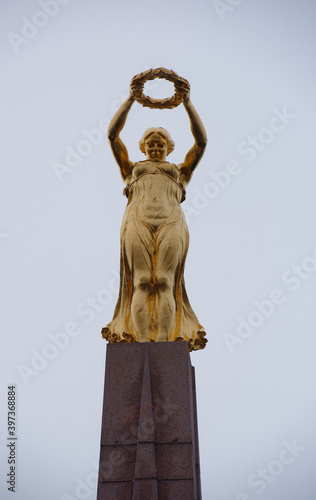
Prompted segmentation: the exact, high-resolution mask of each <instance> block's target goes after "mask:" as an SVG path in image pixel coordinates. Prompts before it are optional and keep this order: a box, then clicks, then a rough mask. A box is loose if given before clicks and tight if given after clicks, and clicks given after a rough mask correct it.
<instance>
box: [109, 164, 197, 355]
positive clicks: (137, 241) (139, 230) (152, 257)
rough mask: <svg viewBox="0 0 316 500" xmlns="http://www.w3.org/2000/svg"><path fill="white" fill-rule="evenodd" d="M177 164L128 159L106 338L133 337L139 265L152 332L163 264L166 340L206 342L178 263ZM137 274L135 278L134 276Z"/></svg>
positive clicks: (181, 233)
mask: <svg viewBox="0 0 316 500" xmlns="http://www.w3.org/2000/svg"><path fill="white" fill-rule="evenodd" d="M179 177H180V170H179V169H178V167H177V166H176V165H175V164H172V163H168V162H166V161H150V160H145V161H140V162H137V163H134V164H133V169H132V175H131V176H130V177H129V178H128V179H127V180H126V183H127V185H126V188H125V190H124V194H126V196H127V197H128V203H127V207H126V210H125V213H124V216H123V220H122V225H121V234H120V239H121V255H120V289H119V297H118V301H117V304H116V307H115V311H114V316H113V319H112V321H111V322H110V323H109V324H108V325H107V326H106V327H104V328H103V329H102V336H103V337H104V338H105V339H107V340H108V341H109V342H110V343H113V342H138V340H139V339H138V334H137V330H136V326H135V324H134V322H133V317H132V316H133V314H132V307H131V305H132V298H133V293H134V290H135V283H136V282H139V279H140V276H138V274H141V270H142V269H145V270H146V272H147V275H148V272H150V276H151V279H150V282H151V292H150V300H149V302H148V304H149V305H148V311H149V315H150V325H151V326H150V328H149V331H148V341H152V342H154V341H155V340H156V338H157V330H158V321H159V318H157V304H158V301H159V291H158V287H157V288H155V283H159V281H160V280H161V279H162V280H163V274H164V270H165V269H167V270H168V272H169V276H170V270H171V271H172V273H173V274H172V279H173V292H172V293H173V300H174V303H175V308H174V310H175V315H174V321H173V325H172V328H171V331H170V333H169V336H168V341H178V340H186V341H187V342H188V344H189V349H190V351H192V350H198V349H203V348H204V347H205V344H206V342H207V340H206V338H205V335H206V334H205V331H204V329H203V327H202V326H201V325H200V323H199V321H198V319H197V317H196V315H195V313H194V312H193V310H192V307H191V305H190V303H189V300H188V297H187V293H186V289H185V282H184V265H185V259H186V255H187V251H188V245H189V232H188V227H187V224H186V221H185V216H184V213H183V210H182V208H181V206H180V203H181V202H182V201H183V200H184V198H185V190H184V187H183V185H182V184H181V182H180V180H179ZM137 280H138V281H137Z"/></svg>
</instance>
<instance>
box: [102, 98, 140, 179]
mask: <svg viewBox="0 0 316 500" xmlns="http://www.w3.org/2000/svg"><path fill="white" fill-rule="evenodd" d="M133 102H134V97H133V94H132V92H131V94H130V95H129V97H128V98H127V99H126V101H124V102H123V104H122V105H121V106H120V107H119V109H118V110H117V112H116V113H115V115H114V116H113V118H112V120H111V122H110V125H109V128H108V139H109V141H110V144H111V148H112V151H113V154H114V157H115V160H116V162H117V164H118V166H119V167H120V172H121V176H122V178H123V180H124V181H125V179H126V178H127V177H128V176H129V175H130V174H131V171H132V166H131V162H130V160H129V157H128V151H127V149H126V146H125V144H124V142H123V141H122V140H121V139H120V132H121V130H122V128H123V127H124V125H125V122H126V118H127V115H128V113H129V110H130V109H131V107H132V104H133Z"/></svg>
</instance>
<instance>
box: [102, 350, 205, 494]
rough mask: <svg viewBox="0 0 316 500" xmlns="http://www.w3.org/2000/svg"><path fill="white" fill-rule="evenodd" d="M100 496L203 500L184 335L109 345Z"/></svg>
mask: <svg viewBox="0 0 316 500" xmlns="http://www.w3.org/2000/svg"><path fill="white" fill-rule="evenodd" d="M97 500H201V484H200V466H199V447H198V432H197V418H196V397H195V377H194V368H193V367H192V366H191V362H190V356H189V350H188V345H187V342H184V341H183V342H158V343H156V342H148V343H147V342H146V343H133V344H128V343H126V344H122V343H118V344H108V345H107V356H106V370H105V385H104V402H103V417H102V430H101V450H100V467H99V484H98V496H97Z"/></svg>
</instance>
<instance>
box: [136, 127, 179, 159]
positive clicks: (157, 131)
mask: <svg viewBox="0 0 316 500" xmlns="http://www.w3.org/2000/svg"><path fill="white" fill-rule="evenodd" d="M152 134H159V135H160V136H161V137H163V138H164V139H165V140H166V141H167V146H168V150H167V155H169V154H170V153H172V151H173V150H174V142H173V140H172V139H171V136H170V134H169V132H168V130H166V129H165V128H163V127H151V128H148V129H147V130H145V132H144V134H143V137H142V138H141V140H140V141H139V143H138V144H139V149H140V150H141V152H142V153H144V154H146V153H145V141H146V139H148V137H149V136H151V135H152Z"/></svg>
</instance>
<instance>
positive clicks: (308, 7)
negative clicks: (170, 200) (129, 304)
mask: <svg viewBox="0 0 316 500" xmlns="http://www.w3.org/2000/svg"><path fill="white" fill-rule="evenodd" d="M315 15H316V3H315V2H314V1H311V0H309V1H308V0H278V1H275V0H262V1H259V0H256V1H255V0H243V1H242V0H225V1H211V0H196V1H194V2H191V1H189V0H183V1H181V2H180V1H170V0H168V1H167V0H162V1H160V2H154V3H150V2H144V1H140V0H136V1H135V2H130V1H128V0H120V1H117V2H106V1H101V0H90V1H89V2H88V1H84V0H70V1H69V0H68V1H65V0H64V1H61V0H59V3H57V0H42V1H35V0H24V1H22V0H15V1H12V2H10V1H2V2H1V15H0V19H1V34H2V37H1V40H2V43H1V57H2V72H1V75H2V76H1V84H2V87H1V101H2V107H1V109H2V112H1V115H2V118H3V119H2V124H1V142H2V154H1V156H2V169H1V170H2V180H1V184H0V190H1V197H0V203H1V207H0V209H1V212H0V213H1V217H0V266H1V279H0V286H1V363H0V365H1V404H0V406H1V420H0V423H1V432H0V435H1V443H0V444H1V447H0V457H1V460H0V462H1V477H0V484H1V490H0V496H1V498H3V499H9V498H10V499H11V498H13V496H14V498H15V500H43V499H45V500H74V499H77V500H82V499H87V500H95V498H96V488H95V477H96V474H95V472H96V467H97V464H98V460H99V441H100V425H101V409H102V399H103V383H104V359H105V345H106V343H105V341H104V340H103V339H102V338H101V335H100V331H101V328H102V327H103V326H104V325H106V324H107V323H108V322H109V321H110V320H111V318H112V315H113V311H114V307H115V303H116V299H117V289H118V278H117V277H118V271H119V230H120V223H121V218H122V215H123V213H124V209H125V206H126V198H125V197H124V196H123V195H122V190H123V188H124V185H123V183H122V180H121V178H120V175H119V170H118V167H117V165H116V163H115V161H114V158H113V156H112V153H111V150H110V147H109V145H108V143H107V140H106V136H105V134H106V128H107V124H108V121H109V119H110V118H111V117H112V116H113V114H114V112H115V110H116V109H117V107H118V106H119V104H120V103H121V102H122V100H123V99H125V98H126V97H127V95H128V89H129V82H130V80H131V78H132V77H133V76H134V75H135V74H137V73H139V72H141V71H145V70H147V69H148V68H151V67H153V68H155V67H159V66H164V67H166V68H170V69H171V68H172V69H173V70H175V71H176V72H177V73H178V74H179V75H181V76H183V77H185V78H187V79H188V80H189V82H190V84H191V99H192V102H193V104H194V106H195V107H196V109H197V110H198V112H199V114H200V116H201V118H202V120H203V123H204V124H205V128H206V130H207V134H208V139H209V142H208V147H207V150H206V153H205V155H204V157H203V160H202V161H201V163H200V164H199V166H198V168H197V170H196V171H195V173H194V176H193V179H192V181H191V184H190V185H189V187H188V192H187V200H186V201H185V202H184V203H183V205H182V206H183V209H184V211H185V213H186V216H187V221H188V225H189V229H190V248H189V255H188V258H187V263H186V271H185V279H186V286H187V291H188V295H189V299H190V302H191V304H192V307H193V309H194V311H195V312H196V314H197V316H198V318H199V320H200V322H201V323H202V324H203V326H204V327H205V330H206V332H207V337H208V340H209V342H208V345H207V347H206V349H205V350H204V351H201V352H195V353H192V354H191V360H192V363H193V365H194V366H195V368H196V378H197V398H198V418H199V438H200V455H201V456H200V459H201V470H202V488H203V499H204V500H256V499H259V498H260V499H262V500H315V498H316V480H315V461H316V447H315V444H316V434H315V418H316V415H315V413H316V412H315V396H314V394H315V378H316V377H315V348H316V341H315V331H316V328H315V327H316V316H315V299H316V293H315V292H316V234H315V213H316V198H315V181H316V174H315V111H316V110H315V85H316V81H315V46H316V40H315V38H316V36H315V21H316V18H315ZM147 91H148V93H149V94H150V95H152V96H153V97H162V96H167V95H171V93H172V92H173V90H172V86H171V84H170V85H169V86H168V84H167V83H166V84H164V83H163V82H159V81H155V82H154V84H151V85H150V87H149V88H148V89H147ZM149 126H163V127H165V128H167V129H168V130H169V132H170V134H171V136H172V138H173V139H174V141H175V143H176V147H175V150H174V152H173V153H172V154H171V155H170V157H169V159H170V161H172V162H174V163H180V162H181V161H183V158H184V156H185V154H186V152H187V151H188V149H189V148H190V147H191V146H192V144H193V139H192V136H191V133H190V128H189V121H188V117H187V115H186V113H185V110H184V108H183V106H182V105H181V106H179V107H178V108H176V109H174V110H150V109H145V108H142V107H141V106H140V105H134V106H133V108H132V110H131V112H130V115H129V118H128V121H127V124H126V127H125V129H124V131H123V134H122V137H123V139H124V141H125V143H126V145H127V147H128V150H129V153H130V158H131V160H133V161H136V160H138V159H143V156H142V153H141V152H140V151H139V150H138V141H139V139H140V137H141V136H142V133H143V131H144V130H145V129H146V128H147V127H149ZM11 384H15V386H16V394H17V411H16V413H17V416H16V418H17V429H18V433H17V437H18V439H17V444H16V452H17V463H16V474H17V492H16V494H15V495H13V494H12V493H11V492H10V491H8V490H7V487H8V484H6V480H7V476H6V474H7V473H8V471H9V465H8V463H7V462H8V453H9V448H8V447H7V440H6V438H7V403H6V402H7V386H8V385H11ZM79 486H80V487H79Z"/></svg>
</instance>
